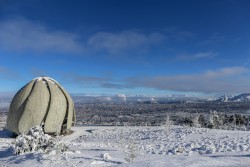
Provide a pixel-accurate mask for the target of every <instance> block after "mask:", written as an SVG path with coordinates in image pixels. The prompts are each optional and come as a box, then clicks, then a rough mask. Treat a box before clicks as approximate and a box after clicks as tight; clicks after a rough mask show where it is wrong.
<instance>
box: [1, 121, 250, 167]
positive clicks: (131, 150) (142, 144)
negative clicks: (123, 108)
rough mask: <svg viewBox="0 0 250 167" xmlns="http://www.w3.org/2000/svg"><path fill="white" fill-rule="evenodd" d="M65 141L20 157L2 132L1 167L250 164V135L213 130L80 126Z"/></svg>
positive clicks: (169, 127) (170, 127)
mask: <svg viewBox="0 0 250 167" xmlns="http://www.w3.org/2000/svg"><path fill="white" fill-rule="evenodd" d="M73 130H74V132H73V134H71V135H68V136H65V137H61V138H62V139H63V140H64V141H65V144H66V145H68V148H69V150H68V151H66V152H63V153H56V152H50V153H48V154H45V153H37V152H33V153H25V154H22V155H17V156H14V155H13V154H12V152H11V151H10V149H9V146H8V145H9V144H10V143H11V142H13V141H14V139H13V138H9V137H8V135H7V133H6V132H5V131H0V166H23V167H26V166H60V167H63V166H95V167H99V166H101V167H103V166H133V167H144V166H149V167H150V166H152V167H156V166H157V167H158V166H162V167H163V166H164V167H165V166H168V167H177V166H178V167H179V166H187V167H191V166H192V167H193V166H195V167H199V166H202V167H204V166H209V167H217V166H232V167H233V166H237V167H243V166H244V167H246V166H249V165H250V158H249V156H250V133H249V131H226V130H215V129H213V130H210V129H204V128H187V127H180V126H169V125H168V124H166V126H159V127H157V126H155V127H146V126H144V127H127V126H120V127H115V126H85V127H74V128H73Z"/></svg>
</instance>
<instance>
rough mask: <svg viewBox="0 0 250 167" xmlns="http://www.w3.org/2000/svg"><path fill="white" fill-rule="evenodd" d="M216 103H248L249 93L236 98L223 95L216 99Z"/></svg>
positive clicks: (249, 99)
mask: <svg viewBox="0 0 250 167" xmlns="http://www.w3.org/2000/svg"><path fill="white" fill-rule="evenodd" d="M215 101H217V102H248V101H250V93H243V94H240V95H237V96H232V95H223V96H220V97H219V98H217V99H216V100H215Z"/></svg>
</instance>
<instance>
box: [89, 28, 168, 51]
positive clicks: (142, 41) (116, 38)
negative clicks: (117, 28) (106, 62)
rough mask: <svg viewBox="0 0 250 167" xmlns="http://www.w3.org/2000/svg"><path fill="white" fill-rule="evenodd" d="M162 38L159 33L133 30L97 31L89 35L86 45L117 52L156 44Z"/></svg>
mask: <svg viewBox="0 0 250 167" xmlns="http://www.w3.org/2000/svg"><path fill="white" fill-rule="evenodd" d="M163 39H164V35H163V34H161V33H150V34H143V33H139V32H135V31H123V32H120V33H109V32H98V33H96V34H94V35H93V36H91V37H90V38H89V40H88V45H89V46H90V47H93V48H95V49H104V50H107V51H108V52H109V53H118V52H121V51H125V50H128V49H133V48H138V47H145V46H148V45H151V44H156V43H158V42H160V41H162V40H163Z"/></svg>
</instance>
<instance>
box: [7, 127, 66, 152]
mask: <svg viewBox="0 0 250 167" xmlns="http://www.w3.org/2000/svg"><path fill="white" fill-rule="evenodd" d="M11 148H12V150H13V153H14V155H18V154H23V153H27V152H34V151H38V152H44V153H50V152H52V151H53V152H56V153H60V152H64V151H66V150H67V146H66V145H65V144H64V143H63V141H62V140H61V139H59V138H56V137H52V136H50V135H48V134H45V133H44V131H43V128H42V127H41V126H36V127H33V128H31V129H30V130H29V132H28V134H24V133H22V134H20V135H19V136H17V138H16V141H15V142H14V143H13V144H12V145H11Z"/></svg>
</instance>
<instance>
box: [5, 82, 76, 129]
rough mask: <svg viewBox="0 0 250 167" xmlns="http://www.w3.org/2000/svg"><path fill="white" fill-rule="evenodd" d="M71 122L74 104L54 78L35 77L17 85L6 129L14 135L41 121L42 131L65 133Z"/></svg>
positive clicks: (72, 122) (72, 121)
mask: <svg viewBox="0 0 250 167" xmlns="http://www.w3.org/2000/svg"><path fill="white" fill-rule="evenodd" d="M74 123H75V110H74V103H73V100H72V99H71V97H70V95H69V94H68V93H67V92H66V90H64V88H63V87H62V86H61V85H60V84H59V83H58V82H57V81H55V80H54V79H52V78H49V77H38V78H35V79H33V80H32V81H30V82H29V83H28V84H27V85H25V86H24V87H23V88H21V89H20V90H19V91H18V92H17V93H16V95H15V96H14V98H13V99H12V102H11V104H10V108H9V113H8V117H7V124H6V128H7V129H8V130H9V131H11V132H14V133H16V134H19V133H22V132H28V130H29V129H30V128H32V127H34V126H38V125H41V124H44V132H45V133H49V134H65V133H68V132H70V128H71V126H72V125H74Z"/></svg>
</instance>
